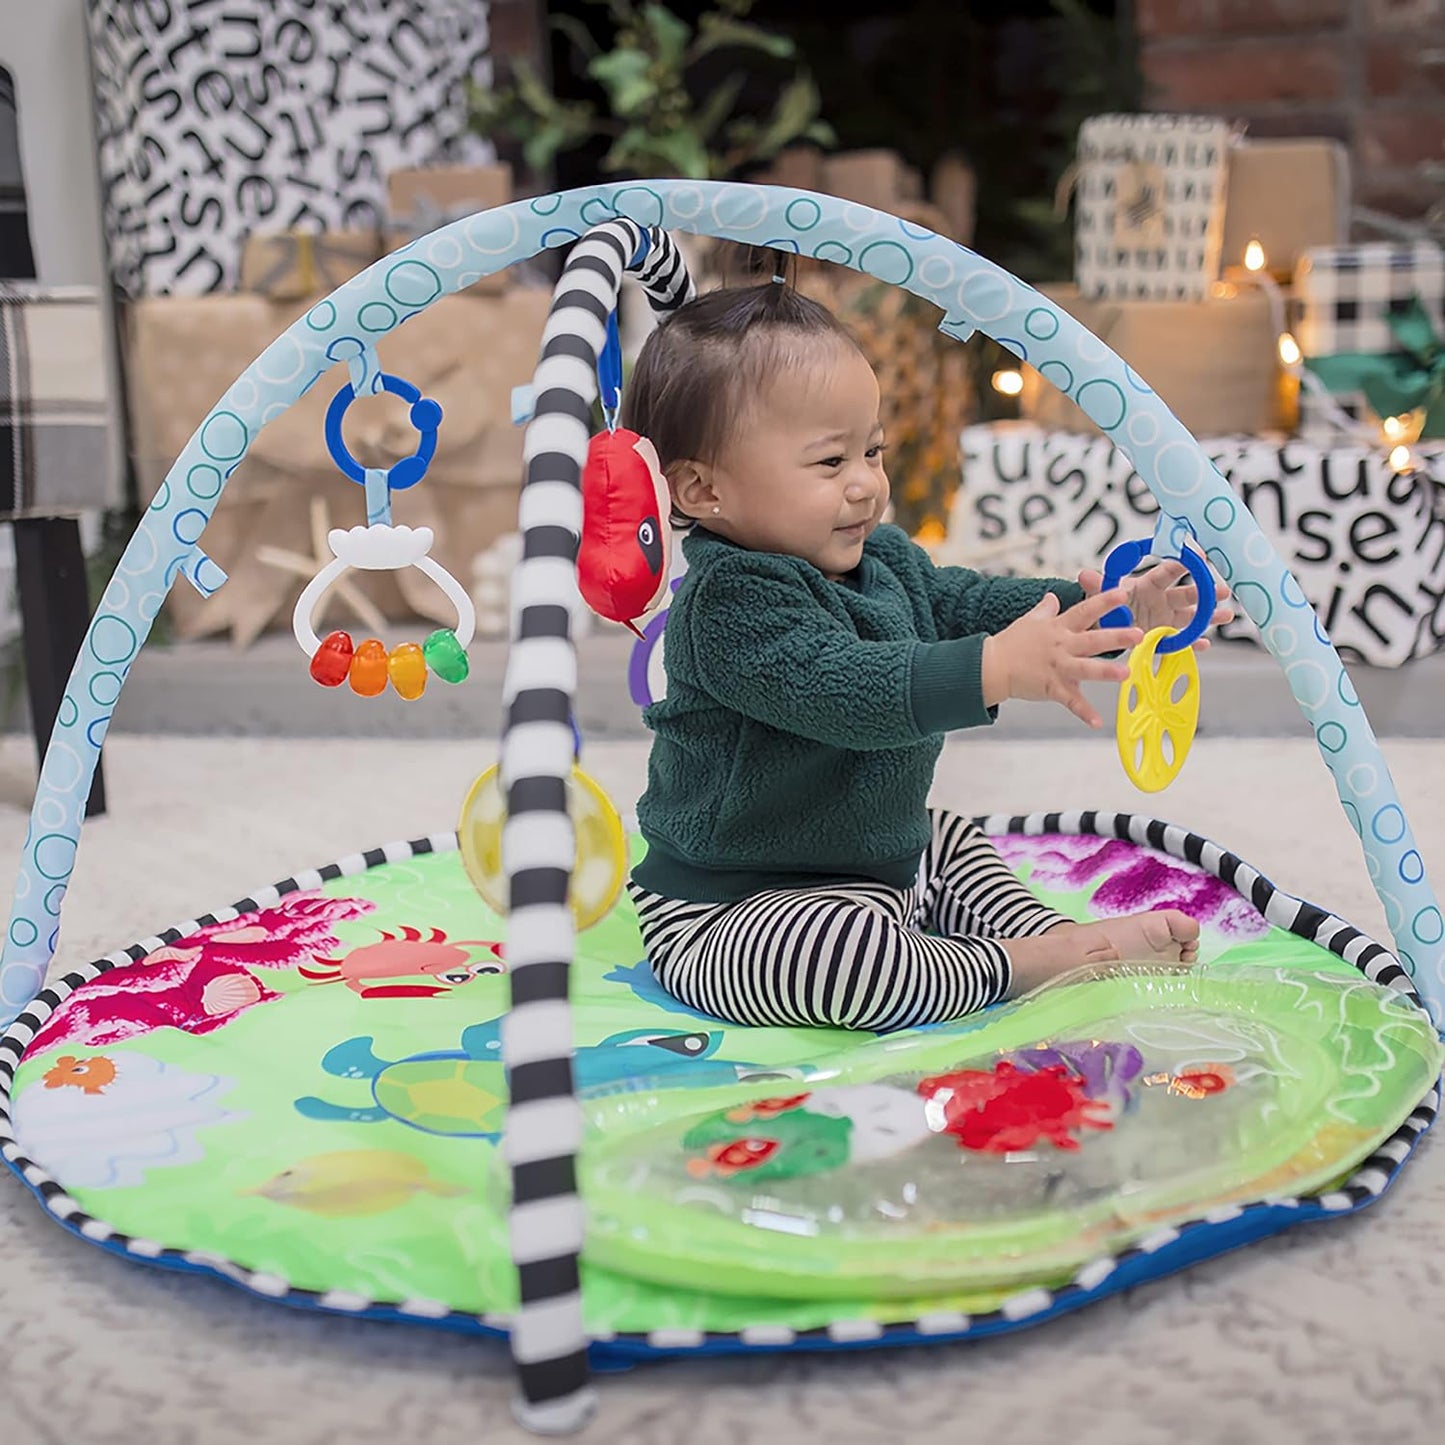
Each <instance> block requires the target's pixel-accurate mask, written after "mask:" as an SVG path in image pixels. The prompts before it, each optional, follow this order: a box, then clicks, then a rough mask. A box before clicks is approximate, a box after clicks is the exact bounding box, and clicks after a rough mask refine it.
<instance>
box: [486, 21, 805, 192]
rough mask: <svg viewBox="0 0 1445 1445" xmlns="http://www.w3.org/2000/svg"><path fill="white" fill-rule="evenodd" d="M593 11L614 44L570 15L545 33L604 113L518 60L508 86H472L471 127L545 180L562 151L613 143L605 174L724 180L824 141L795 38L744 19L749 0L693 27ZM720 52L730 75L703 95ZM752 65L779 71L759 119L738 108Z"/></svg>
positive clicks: (604, 162)
mask: <svg viewBox="0 0 1445 1445" xmlns="http://www.w3.org/2000/svg"><path fill="white" fill-rule="evenodd" d="M593 3H595V4H605V5H606V7H607V9H608V11H609V13H610V17H611V20H612V24H613V27H614V33H613V35H612V37H611V48H603V46H602V45H601V44H599V43H598V41H597V40H596V39H594V37H593V36H592V34H591V33H590V31H589V30H588V29H587V27H586V26H584V25H583V24H582V23H581V22H580V21H578V20H577V19H576V18H575V17H572V16H555V17H554V18H553V20H552V25H553V26H554V27H555V28H556V29H558V30H559V31H561V32H562V33H563V34H564V35H566V36H567V38H568V39H569V40H570V41H571V43H572V45H573V46H574V47H575V48H576V50H577V51H578V52H579V54H580V55H581V56H582V58H583V60H584V65H585V70H586V73H587V75H588V76H590V77H591V78H592V79H593V80H594V81H596V82H597V84H598V85H599V87H600V88H601V90H602V92H603V95H604V96H605V107H604V106H599V105H597V104H594V103H593V102H592V101H588V100H581V101H562V100H559V99H558V98H557V97H556V96H555V95H553V94H552V92H551V90H550V89H549V88H548V87H547V85H546V84H545V83H544V82H543V80H542V79H541V77H540V76H539V75H538V74H537V72H536V71H535V70H534V69H532V67H531V66H530V65H528V64H527V63H526V61H525V60H519V61H517V62H516V63H515V65H514V71H513V79H512V82H511V83H510V84H508V85H505V86H502V87H501V88H499V89H496V90H492V89H488V88H485V87H482V86H475V85H474V86H473V87H472V89H471V92H470V107H471V115H470V119H471V125H472V128H473V129H474V130H475V131H477V132H478V133H479V134H481V135H483V136H486V137H487V138H489V139H507V140H510V141H512V142H514V143H515V144H518V145H520V147H521V151H522V156H523V158H524V159H525V161H526V163H527V165H528V166H529V167H530V168H531V169H532V170H533V171H536V172H538V173H545V172H546V171H547V170H548V168H549V167H550V166H551V164H552V162H553V161H554V159H555V158H556V156H557V155H558V153H559V152H561V151H565V150H570V149H573V148H575V147H577V146H580V145H583V144H586V143H588V142H590V141H594V140H596V139H598V138H606V139H608V140H609V141H610V142H611V144H610V146H609V148H608V150H607V152H606V154H605V155H604V156H603V157H602V160H601V162H600V165H601V169H602V170H603V171H604V172H605V173H606V174H608V175H615V176H618V177H624V176H625V177H633V178H637V179H644V180H645V179H649V178H656V177H662V176H682V177H687V178H689V179H693V180H722V179H726V178H728V177H730V176H735V175H737V174H738V173H739V172H740V171H741V170H743V169H744V168H745V167H747V166H749V165H752V164H754V163H757V162H761V161H767V160H771V159H772V158H773V157H774V156H775V155H777V153H778V152H779V151H780V150H782V149H783V147H784V146H788V145H792V144H794V143H796V142H799V141H812V142H815V143H817V144H820V145H831V144H832V143H833V131H832V128H831V127H830V126H828V125H827V124H826V123H825V122H824V121H822V120H820V119H819V115H818V110H819V100H818V88H817V86H816V85H815V84H814V82H813V78H812V76H811V75H809V74H808V72H807V71H806V70H805V69H803V68H801V67H800V66H799V65H797V63H796V61H797V53H796V48H795V46H794V44H793V42H792V40H790V39H789V38H788V37H787V36H785V35H776V34H773V33H772V32H770V31H767V30H764V29H762V28H761V27H759V26H757V25H753V24H750V23H749V22H748V21H747V19H746V18H745V17H746V16H747V14H748V13H749V11H751V9H752V7H753V0H718V4H717V8H716V9H714V10H710V11H708V12H706V13H705V14H703V15H702V16H701V17H700V18H699V20H698V22H697V25H696V26H695V27H694V26H693V25H691V24H689V23H688V22H687V21H686V20H683V19H681V18H680V17H679V16H677V15H675V14H673V12H672V11H671V10H669V9H668V8H667V7H666V6H665V5H660V4H655V3H646V4H639V3H636V0H593ZM729 55H732V56H733V57H735V59H734V62H733V65H732V68H731V70H730V73H729V74H728V75H727V76H726V78H725V79H723V80H722V81H721V82H720V83H718V84H716V85H714V86H713V87H712V88H711V89H710V91H709V92H708V93H707V94H701V93H700V92H701V90H702V80H701V78H700V76H699V73H698V72H699V68H700V67H702V68H704V69H711V70H714V71H715V70H716V68H717V62H718V61H719V60H726V59H727V57H728V56H729ZM704 62H707V65H706V66H704V64H703V63H704ZM759 62H761V63H762V66H763V67H764V69H765V70H772V69H777V70H780V71H782V72H783V73H781V74H780V75H779V77H778V89H777V95H776V99H775V100H774V102H773V106H772V111H771V113H770V114H768V115H765V116H758V115H756V114H752V113H751V112H750V111H749V109H748V108H746V107H745V106H744V105H743V89H744V86H745V85H746V84H747V81H748V79H749V78H750V73H753V72H754V71H755V69H756V67H757V66H758V64H759Z"/></svg>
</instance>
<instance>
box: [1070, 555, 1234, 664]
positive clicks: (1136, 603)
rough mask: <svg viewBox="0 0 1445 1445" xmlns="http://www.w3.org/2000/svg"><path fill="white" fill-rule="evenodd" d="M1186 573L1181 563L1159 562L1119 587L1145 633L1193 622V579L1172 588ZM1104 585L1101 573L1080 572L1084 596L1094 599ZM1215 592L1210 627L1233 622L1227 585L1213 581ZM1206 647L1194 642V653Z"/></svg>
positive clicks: (1206, 640)
mask: <svg viewBox="0 0 1445 1445" xmlns="http://www.w3.org/2000/svg"><path fill="white" fill-rule="evenodd" d="M1188 573H1189V569H1188V568H1187V567H1185V565H1184V564H1183V563H1182V562H1160V563H1159V564H1158V565H1157V566H1154V567H1151V568H1150V569H1149V570H1148V571H1147V572H1144V573H1141V574H1140V575H1139V576H1137V577H1126V578H1125V579H1124V580H1123V582H1121V583H1120V584H1119V587H1120V590H1121V591H1122V592H1123V593H1124V599H1125V605H1126V606H1127V607H1128V608H1129V611H1130V612H1132V613H1133V615H1134V621H1135V622H1136V623H1138V624H1139V626H1140V627H1141V628H1143V630H1144V631H1145V632H1152V631H1153V630H1154V629H1155V628H1156V627H1172V628H1174V629H1175V631H1176V632H1182V631H1183V630H1184V629H1185V628H1186V627H1188V626H1189V624H1190V623H1191V622H1192V621H1193V620H1194V609H1195V608H1196V607H1198V606H1199V589H1198V588H1197V587H1196V586H1195V585H1194V582H1193V580H1192V579H1191V580H1190V581H1188V582H1187V583H1186V584H1185V585H1184V586H1182V587H1180V586H1176V585H1175V584H1176V583H1177V582H1178V581H1179V579H1180V578H1181V577H1187V576H1188ZM1103 585H1104V578H1103V576H1102V574H1100V573H1098V572H1092V571H1090V572H1080V573H1079V586H1080V587H1082V588H1083V589H1084V595H1085V596H1086V597H1094V596H1096V595H1097V594H1098V591H1099V588H1100V587H1102V586H1103ZM1214 593H1215V598H1216V602H1217V606H1216V607H1215V609H1214V616H1213V617H1211V618H1210V619H1209V625H1210V626H1211V627H1218V626H1219V625H1220V624H1221V623H1224V622H1230V621H1232V620H1233V619H1234V608H1233V607H1231V606H1229V599H1230V596H1231V595H1232V594H1231V593H1230V590H1229V584H1228V583H1227V582H1225V581H1224V580H1223V579H1222V578H1216V579H1215V582H1214ZM1208 646H1209V638H1208V637H1201V638H1199V639H1198V640H1197V641H1196V642H1195V643H1194V649H1195V651H1196V652H1203V651H1204V649H1205V648H1206V647H1208Z"/></svg>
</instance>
